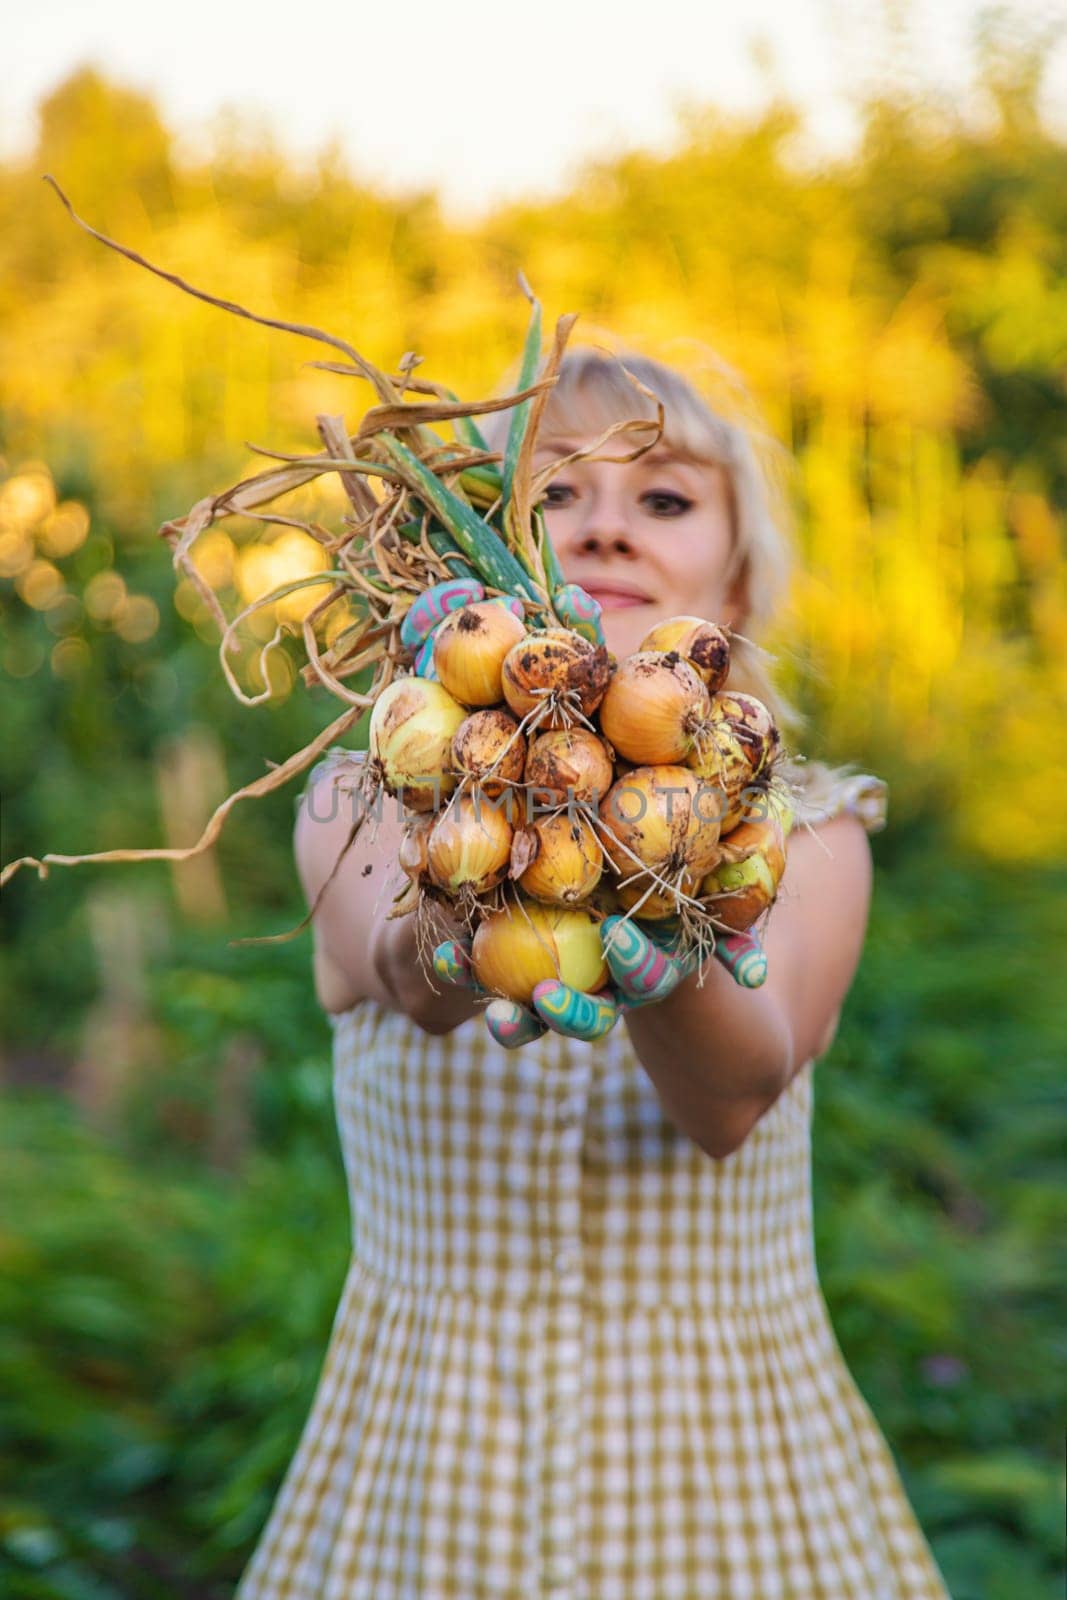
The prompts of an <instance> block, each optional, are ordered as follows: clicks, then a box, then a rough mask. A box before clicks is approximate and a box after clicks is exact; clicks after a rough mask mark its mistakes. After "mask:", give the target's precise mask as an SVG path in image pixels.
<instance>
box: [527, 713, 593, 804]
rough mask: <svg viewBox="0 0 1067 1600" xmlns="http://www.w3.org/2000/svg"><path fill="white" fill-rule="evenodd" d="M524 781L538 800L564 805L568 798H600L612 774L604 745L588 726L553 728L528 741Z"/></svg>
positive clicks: (590, 799)
mask: <svg viewBox="0 0 1067 1600" xmlns="http://www.w3.org/2000/svg"><path fill="white" fill-rule="evenodd" d="M525 777H526V783H527V785H528V786H529V788H530V790H531V793H532V794H533V795H534V797H535V798H536V799H537V800H538V801H539V802H540V801H542V800H544V801H545V802H546V803H547V804H549V805H563V803H564V802H565V801H566V800H567V799H568V798H573V799H575V800H583V801H591V802H593V803H594V804H596V803H598V802H599V801H600V800H602V799H603V797H604V795H605V794H607V792H608V790H609V789H610V788H611V785H612V783H613V782H614V779H615V773H614V770H613V768H612V764H611V757H610V756H609V755H608V751H607V746H606V745H605V744H604V741H603V739H601V738H599V737H598V736H597V734H595V733H591V732H590V731H589V729H588V728H553V729H550V731H549V732H547V733H538V734H535V735H534V737H533V738H532V739H531V740H530V749H529V754H528V755H527V758H526V771H525Z"/></svg>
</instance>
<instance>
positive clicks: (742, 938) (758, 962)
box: [715, 932, 767, 989]
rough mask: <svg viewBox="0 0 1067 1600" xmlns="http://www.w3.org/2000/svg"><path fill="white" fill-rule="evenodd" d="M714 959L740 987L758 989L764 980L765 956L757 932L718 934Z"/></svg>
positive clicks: (765, 974)
mask: <svg viewBox="0 0 1067 1600" xmlns="http://www.w3.org/2000/svg"><path fill="white" fill-rule="evenodd" d="M715 959H716V961H718V962H720V963H721V965H722V966H724V967H725V968H726V970H727V972H728V973H729V974H730V976H731V978H733V980H734V982H735V983H737V984H740V986H741V988H742V989H758V988H759V987H760V985H761V984H762V983H764V982H765V981H766V978H767V957H766V955H765V954H764V952H763V946H762V945H761V944H760V941H759V937H758V935H757V934H754V933H751V932H749V933H731V934H727V935H725V936H723V935H720V936H719V938H718V939H716V941H715Z"/></svg>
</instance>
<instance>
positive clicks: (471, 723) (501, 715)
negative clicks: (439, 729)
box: [452, 706, 526, 798]
mask: <svg viewBox="0 0 1067 1600" xmlns="http://www.w3.org/2000/svg"><path fill="white" fill-rule="evenodd" d="M525 765H526V735H525V734H524V733H520V731H519V725H518V723H517V722H516V721H515V718H514V717H513V716H511V715H510V714H509V713H508V712H507V711H505V710H503V708H502V707H500V706H494V707H493V708H492V710H489V711H475V712H473V713H472V714H471V715H470V716H469V717H468V718H467V720H466V721H465V722H463V723H461V725H460V726H459V727H458V728H457V729H456V733H455V736H454V738H453V740H452V766H453V769H454V771H455V772H456V775H457V776H458V777H460V778H466V779H467V780H468V781H469V782H471V783H472V784H477V785H478V787H479V788H480V789H481V790H482V792H483V794H486V795H488V796H489V797H490V798H492V797H494V796H496V795H499V794H502V793H503V791H504V789H505V788H506V787H507V785H508V784H509V783H521V782H522V775H523V769H524V767H525ZM490 773H491V774H492V776H489V774H490Z"/></svg>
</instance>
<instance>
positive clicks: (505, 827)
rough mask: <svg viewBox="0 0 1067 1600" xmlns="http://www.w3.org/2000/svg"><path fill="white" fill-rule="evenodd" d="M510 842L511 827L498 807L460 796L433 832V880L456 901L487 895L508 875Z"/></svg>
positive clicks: (430, 864) (429, 847)
mask: <svg viewBox="0 0 1067 1600" xmlns="http://www.w3.org/2000/svg"><path fill="white" fill-rule="evenodd" d="M511 839H512V829H511V824H510V822H508V820H507V818H506V817H504V816H502V815H501V814H500V811H499V810H498V809H497V808H496V807H495V806H491V805H489V804H487V803H479V797H478V796H477V795H475V796H470V795H458V796H457V797H456V799H455V800H453V802H452V804H451V805H450V806H449V807H448V809H447V810H446V811H443V812H442V813H441V815H440V816H439V817H438V819H437V821H436V822H435V823H434V825H433V828H432V830H431V832H430V837H429V842H428V844H427V851H426V853H427V866H428V871H429V876H430V881H431V882H432V883H434V884H436V886H437V887H438V888H439V889H443V890H444V891H445V893H446V894H449V895H451V896H453V897H456V898H464V897H469V896H471V895H480V894H488V892H489V890H490V889H495V888H496V886H497V884H498V883H501V882H502V881H503V880H504V878H505V877H506V876H507V872H508V866H509V864H510V861H511Z"/></svg>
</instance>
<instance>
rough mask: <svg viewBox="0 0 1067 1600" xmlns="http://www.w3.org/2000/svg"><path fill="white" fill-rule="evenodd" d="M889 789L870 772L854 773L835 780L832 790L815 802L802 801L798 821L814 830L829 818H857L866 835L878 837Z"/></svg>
mask: <svg viewBox="0 0 1067 1600" xmlns="http://www.w3.org/2000/svg"><path fill="white" fill-rule="evenodd" d="M888 807H889V785H888V784H887V783H886V782H885V780H884V778H876V777H875V776H874V774H873V773H870V772H856V773H852V774H850V775H849V776H847V777H843V778H839V779H838V780H837V782H836V783H835V784H834V785H833V787H832V788H831V789H830V790H829V791H828V792H827V793H826V794H824V795H821V796H820V797H819V798H818V799H815V800H811V801H808V800H802V802H801V805H800V807H799V808H798V820H799V821H802V822H806V823H809V824H811V825H812V826H817V825H818V824H819V823H820V822H829V821H830V820H831V818H833V817H840V816H844V815H851V816H854V817H858V818H859V820H860V821H861V822H862V823H863V826H864V827H865V828H866V830H867V832H868V833H880V832H881V831H882V829H883V828H884V827H885V825H886V815H887V811H888Z"/></svg>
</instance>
